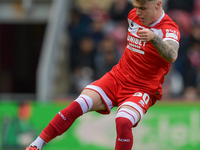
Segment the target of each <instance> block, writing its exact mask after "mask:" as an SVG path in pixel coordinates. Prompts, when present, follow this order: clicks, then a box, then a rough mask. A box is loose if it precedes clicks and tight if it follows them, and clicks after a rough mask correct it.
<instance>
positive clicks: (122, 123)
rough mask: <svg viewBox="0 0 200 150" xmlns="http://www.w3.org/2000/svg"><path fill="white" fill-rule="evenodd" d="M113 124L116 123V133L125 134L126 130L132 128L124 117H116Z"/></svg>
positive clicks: (130, 123)
mask: <svg viewBox="0 0 200 150" xmlns="http://www.w3.org/2000/svg"><path fill="white" fill-rule="evenodd" d="M115 123H116V129H117V132H120V133H122V132H126V131H127V129H128V130H129V129H131V128H132V122H131V121H130V120H129V119H127V118H124V117H117V118H116V119H115Z"/></svg>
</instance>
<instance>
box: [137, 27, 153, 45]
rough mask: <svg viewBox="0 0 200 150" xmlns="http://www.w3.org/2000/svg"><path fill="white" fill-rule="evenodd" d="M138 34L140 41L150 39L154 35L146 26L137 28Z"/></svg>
mask: <svg viewBox="0 0 200 150" xmlns="http://www.w3.org/2000/svg"><path fill="white" fill-rule="evenodd" d="M138 34H139V37H140V40H141V41H142V42H148V41H151V40H152V39H153V38H154V36H155V33H154V32H153V31H151V30H149V29H147V28H144V29H141V30H139V31H138Z"/></svg>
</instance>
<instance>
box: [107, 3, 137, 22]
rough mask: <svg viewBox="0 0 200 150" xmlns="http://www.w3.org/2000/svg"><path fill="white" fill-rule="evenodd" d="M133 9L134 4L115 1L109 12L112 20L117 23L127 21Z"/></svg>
mask: <svg viewBox="0 0 200 150" xmlns="http://www.w3.org/2000/svg"><path fill="white" fill-rule="evenodd" d="M131 9H133V4H131V3H130V2H129V1H128V0H114V2H113V4H112V5H111V7H110V10H109V14H110V19H111V20H112V21H115V22H120V21H126V20H127V16H128V13H129V12H130V10H131Z"/></svg>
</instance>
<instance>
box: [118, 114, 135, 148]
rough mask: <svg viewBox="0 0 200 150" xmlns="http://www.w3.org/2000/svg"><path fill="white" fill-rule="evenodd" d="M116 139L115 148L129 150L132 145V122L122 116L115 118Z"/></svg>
mask: <svg viewBox="0 0 200 150" xmlns="http://www.w3.org/2000/svg"><path fill="white" fill-rule="evenodd" d="M115 121H116V130H117V139H116V144H115V150H131V148H132V146H133V134H132V125H133V124H132V122H131V121H130V120H129V119H127V118H124V117H118V118H116V120H115Z"/></svg>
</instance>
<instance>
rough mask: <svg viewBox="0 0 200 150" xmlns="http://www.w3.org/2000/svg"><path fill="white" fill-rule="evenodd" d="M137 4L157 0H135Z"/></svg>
mask: <svg viewBox="0 0 200 150" xmlns="http://www.w3.org/2000/svg"><path fill="white" fill-rule="evenodd" d="M136 1H137V2H138V3H139V4H141V5H144V4H146V2H156V1H157V0H136Z"/></svg>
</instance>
